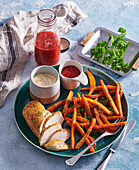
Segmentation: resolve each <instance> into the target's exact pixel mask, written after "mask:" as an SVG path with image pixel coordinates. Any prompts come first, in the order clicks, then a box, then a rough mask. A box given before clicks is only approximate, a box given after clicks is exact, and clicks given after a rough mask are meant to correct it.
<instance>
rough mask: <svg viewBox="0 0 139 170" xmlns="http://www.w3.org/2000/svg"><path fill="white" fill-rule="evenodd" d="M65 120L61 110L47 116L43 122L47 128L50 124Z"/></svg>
mask: <svg viewBox="0 0 139 170" xmlns="http://www.w3.org/2000/svg"><path fill="white" fill-rule="evenodd" d="M63 121H64V118H63V116H62V113H61V112H60V111H58V112H55V113H54V114H53V115H51V116H49V117H47V119H45V122H44V124H43V128H44V129H45V128H47V127H48V126H50V125H53V124H54V123H56V122H58V123H62V122H63Z"/></svg>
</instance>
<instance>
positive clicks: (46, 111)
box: [39, 110, 52, 134]
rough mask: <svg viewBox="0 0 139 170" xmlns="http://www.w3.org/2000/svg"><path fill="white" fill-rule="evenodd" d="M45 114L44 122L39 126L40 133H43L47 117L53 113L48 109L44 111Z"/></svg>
mask: <svg viewBox="0 0 139 170" xmlns="http://www.w3.org/2000/svg"><path fill="white" fill-rule="evenodd" d="M43 114H44V116H45V118H44V120H42V122H41V124H40V127H39V132H40V134H41V133H42V129H43V124H44V122H45V120H46V118H47V117H49V116H51V115H52V113H51V112H49V111H48V110H45V111H44V112H43Z"/></svg>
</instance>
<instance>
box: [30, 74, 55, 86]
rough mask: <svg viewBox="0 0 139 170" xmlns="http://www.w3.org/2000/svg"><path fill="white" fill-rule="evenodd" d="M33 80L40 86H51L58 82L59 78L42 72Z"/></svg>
mask: <svg viewBox="0 0 139 170" xmlns="http://www.w3.org/2000/svg"><path fill="white" fill-rule="evenodd" d="M33 81H34V83H35V84H37V85H38V86H40V87H49V86H51V85H52V84H54V83H56V81H57V79H56V77H55V76H54V75H52V74H46V73H40V74H36V75H35V76H34V78H33Z"/></svg>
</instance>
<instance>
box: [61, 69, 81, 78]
mask: <svg viewBox="0 0 139 170" xmlns="http://www.w3.org/2000/svg"><path fill="white" fill-rule="evenodd" d="M61 74H62V75H63V76H65V77H67V78H75V77H77V76H79V75H80V70H79V69H78V68H77V67H75V66H66V67H64V68H63V69H62V71H61Z"/></svg>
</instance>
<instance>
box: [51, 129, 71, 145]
mask: <svg viewBox="0 0 139 170" xmlns="http://www.w3.org/2000/svg"><path fill="white" fill-rule="evenodd" d="M69 137H70V130H69V129H59V130H57V131H55V132H54V133H53V135H52V136H51V138H50V140H49V142H50V141H52V140H54V139H59V140H62V141H63V142H65V141H66V140H68V139H69Z"/></svg>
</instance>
